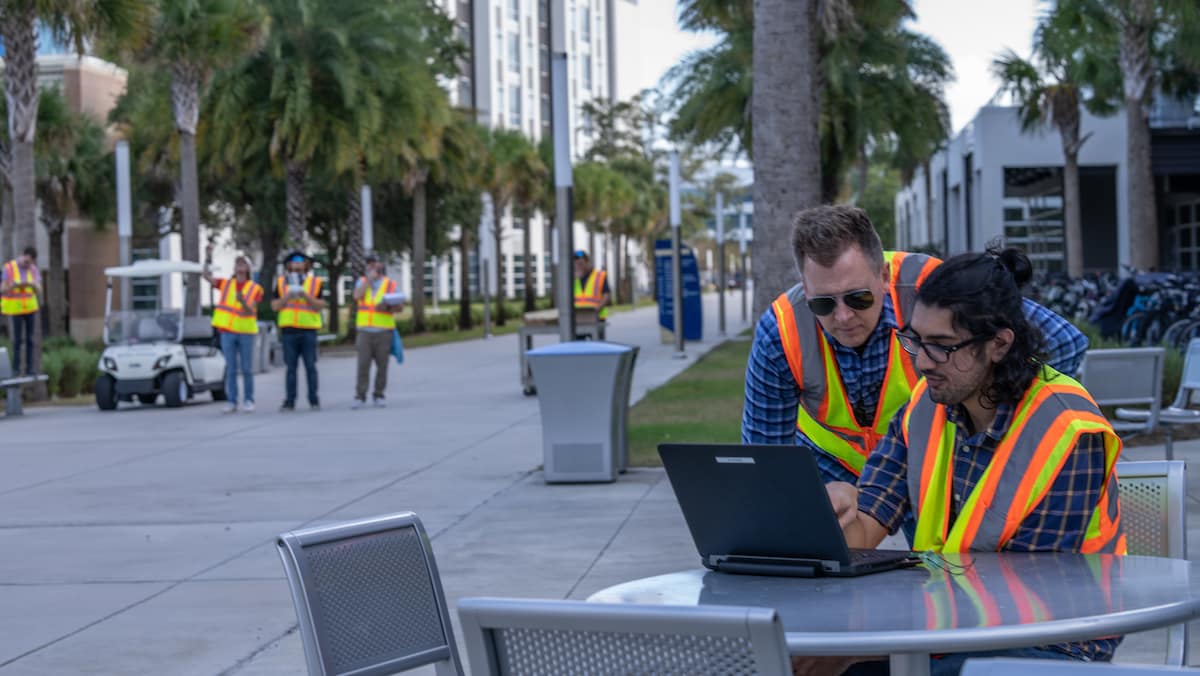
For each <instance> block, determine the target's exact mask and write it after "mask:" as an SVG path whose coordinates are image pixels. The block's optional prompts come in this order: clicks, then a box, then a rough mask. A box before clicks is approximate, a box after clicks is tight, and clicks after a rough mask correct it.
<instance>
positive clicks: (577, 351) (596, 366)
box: [528, 341, 637, 483]
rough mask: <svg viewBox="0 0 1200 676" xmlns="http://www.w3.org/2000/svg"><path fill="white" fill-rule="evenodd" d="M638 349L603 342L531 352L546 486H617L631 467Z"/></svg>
mask: <svg viewBox="0 0 1200 676" xmlns="http://www.w3.org/2000/svg"><path fill="white" fill-rule="evenodd" d="M636 354H637V349H636V348H633V347H630V346H628V345H619V344H616V343H605V342H600V341H576V342H570V343H557V344H554V345H547V346H546V347H539V348H537V349H535V350H530V351H529V353H528V358H529V364H530V367H531V368H532V369H533V377H534V380H535V381H536V382H537V394H538V405H539V408H540V409H541V415H542V453H543V458H544V474H545V479H546V483H566V482H584V481H615V480H616V478H617V473H618V472H620V471H623V470H624V469H625V466H626V465H627V464H628V455H629V435H628V432H627V426H626V421H627V419H628V409H629V388H630V385H631V383H632V380H633V361H634V357H635V355H636Z"/></svg>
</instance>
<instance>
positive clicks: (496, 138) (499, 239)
mask: <svg viewBox="0 0 1200 676" xmlns="http://www.w3.org/2000/svg"><path fill="white" fill-rule="evenodd" d="M480 129H481V130H482V138H481V140H482V142H483V147H484V149H485V151H484V157H485V158H486V159H485V160H484V163H483V166H484V172H483V189H484V192H486V193H488V195H490V196H491V198H492V237H493V243H494V245H495V251H496V267H495V272H496V274H497V276H498V278H499V280H500V283H499V284H497V285H496V306H497V307H496V324H497V325H498V326H504V323H505V321H506V320H507V318H508V316H507V315H508V313H507V310H506V309H505V305H504V301H505V299H506V298H508V275H505V274H503V272H502V271H501V267H500V262H501V261H502V260H503V257H504V254H503V252H502V251H501V246H502V244H503V240H504V217H505V215H506V214H507V212H508V208H509V206H511V205H512V203H513V198H514V197H515V196H516V193H517V191H518V189H519V185H518V182H519V176H518V174H519V173H520V171H521V170H522V168H523V166H524V165H525V164H527V163H528V157H527V155H528V153H529V151H530V148H531V146H530V143H529V140H528V139H526V138H525V135H524V134H522V133H521V132H520V131H517V130H515V129H484V128H482V127H481V128H480ZM489 272H490V271H489Z"/></svg>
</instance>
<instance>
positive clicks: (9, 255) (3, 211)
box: [0, 155, 13, 261]
mask: <svg viewBox="0 0 1200 676" xmlns="http://www.w3.org/2000/svg"><path fill="white" fill-rule="evenodd" d="M10 157H11V155H10ZM0 193H2V197H0V201H2V203H0V261H10V260H12V259H13V191H12V188H11V187H10V186H9V184H8V182H7V181H5V182H4V184H3V187H2V188H0Z"/></svg>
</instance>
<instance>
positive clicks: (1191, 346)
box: [1117, 338, 1200, 460]
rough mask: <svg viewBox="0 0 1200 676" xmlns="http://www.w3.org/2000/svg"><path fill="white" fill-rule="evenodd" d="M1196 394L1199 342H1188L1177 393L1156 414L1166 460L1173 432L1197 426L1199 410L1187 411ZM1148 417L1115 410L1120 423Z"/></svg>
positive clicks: (1171, 454)
mask: <svg viewBox="0 0 1200 676" xmlns="http://www.w3.org/2000/svg"><path fill="white" fill-rule="evenodd" d="M1196 392H1200V338H1193V339H1192V340H1191V341H1190V342H1188V346H1187V352H1186V353H1185V354H1184V357H1183V374H1182V376H1181V377H1180V379H1179V391H1177V392H1176V393H1175V401H1173V402H1171V405H1170V406H1168V407H1166V408H1164V409H1162V410H1161V411H1160V412H1159V414H1158V424H1159V425H1160V426H1161V427H1162V429H1163V433H1164V435H1163V436H1164V437H1166V443H1165V446H1166V455H1167V460H1173V459H1174V458H1175V428H1176V427H1179V426H1181V425H1196V424H1200V410H1197V409H1194V408H1188V405H1189V404H1190V403H1191V402H1192V399H1193V397H1194V396H1195V394H1196ZM1147 415H1149V412H1147V411H1131V410H1128V409H1123V408H1122V409H1117V416H1118V417H1120V418H1122V419H1124V420H1133V421H1141V420H1144V419H1145V417H1146V416H1147Z"/></svg>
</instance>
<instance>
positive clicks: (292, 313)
mask: <svg viewBox="0 0 1200 676" xmlns="http://www.w3.org/2000/svg"><path fill="white" fill-rule="evenodd" d="M287 287H288V284H287V278H286V277H284V276H282V275H281V276H280V277H279V279H277V280H275V295H276V296H277V297H278V298H286V297H287ZM304 292H305V293H307V294H308V295H310V296H312V297H313V298H320V297H321V295H320V294H321V278H320V277H317V276H316V275H314V274H312V273H309V274H308V276H307V277H305V278H304ZM275 324H276V325H277V326H278V327H279V328H281V329H289V328H291V329H312V330H314V331H315V330H317V329H320V328H321V313H320V312H318V311H317V310H314V309H313V308H312V306H310V305H309V304H308V303H306V302H304V301H303V300H301V299H299V298H291V299H288V300H287V301H286V302H284V304H283V307H282V308H280V309H279V315H278V316H277V317H276V318H275Z"/></svg>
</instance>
